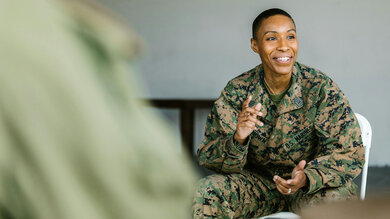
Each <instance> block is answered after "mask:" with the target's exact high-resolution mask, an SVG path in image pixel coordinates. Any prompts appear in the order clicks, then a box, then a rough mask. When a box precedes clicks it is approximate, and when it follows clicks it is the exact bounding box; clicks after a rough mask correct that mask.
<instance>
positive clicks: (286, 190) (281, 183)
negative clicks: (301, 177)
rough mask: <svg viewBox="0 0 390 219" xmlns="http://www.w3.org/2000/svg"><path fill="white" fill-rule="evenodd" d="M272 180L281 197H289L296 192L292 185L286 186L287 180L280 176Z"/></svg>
mask: <svg viewBox="0 0 390 219" xmlns="http://www.w3.org/2000/svg"><path fill="white" fill-rule="evenodd" d="M273 180H274V181H275V184H276V188H277V189H278V191H279V192H280V193H282V194H283V195H291V194H294V193H295V192H296V191H297V190H298V189H297V188H296V187H295V186H294V185H290V184H288V182H287V180H285V179H283V178H282V177H280V176H274V178H273Z"/></svg>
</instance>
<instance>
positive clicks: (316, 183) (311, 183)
mask: <svg viewBox="0 0 390 219" xmlns="http://www.w3.org/2000/svg"><path fill="white" fill-rule="evenodd" d="M304 172H305V174H306V176H307V180H308V182H307V183H308V185H307V188H308V190H307V191H306V194H312V193H315V192H317V191H318V190H320V189H321V188H322V177H321V175H320V174H319V173H318V170H316V169H305V171H304Z"/></svg>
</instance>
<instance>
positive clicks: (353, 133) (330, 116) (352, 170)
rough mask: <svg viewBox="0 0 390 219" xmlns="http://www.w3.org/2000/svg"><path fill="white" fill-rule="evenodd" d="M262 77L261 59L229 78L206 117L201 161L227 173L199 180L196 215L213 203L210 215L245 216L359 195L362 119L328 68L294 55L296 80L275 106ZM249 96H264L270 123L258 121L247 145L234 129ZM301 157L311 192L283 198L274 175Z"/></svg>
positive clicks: (263, 109) (260, 98) (263, 105)
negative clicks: (357, 179)
mask: <svg viewBox="0 0 390 219" xmlns="http://www.w3.org/2000/svg"><path fill="white" fill-rule="evenodd" d="M263 77H264V71H263V67H262V65H258V66H257V67H255V68H254V69H252V70H250V71H248V72H245V73H243V74H241V75H240V76H238V77H236V78H234V79H233V80H231V81H230V82H229V83H228V84H227V86H226V87H225V89H224V90H223V91H222V93H221V96H220V97H219V98H218V100H216V102H215V104H214V106H213V108H212V110H211V113H210V114H209V116H208V118H207V123H206V132H205V139H204V140H203V142H202V143H201V144H200V146H199V150H198V159H199V163H200V164H201V165H202V166H205V167H207V168H209V169H211V170H214V171H216V172H218V173H223V174H224V175H216V176H210V177H208V178H205V179H203V180H201V182H200V184H199V187H198V191H197V194H196V197H195V199H194V206H193V211H194V215H195V217H200V218H203V217H207V216H208V215H207V214H204V212H203V211H204V209H206V210H207V208H209V209H211V210H210V211H211V212H212V213H210V214H211V215H212V214H215V215H220V214H219V213H221V214H225V215H228V216H227V217H228V218H230V217H231V216H232V215H235V216H234V217H239V216H240V215H241V216H245V215H246V216H245V217H247V215H250V214H253V216H259V215H266V214H270V213H273V212H277V211H280V210H282V209H283V208H287V207H288V208H290V209H291V210H293V211H294V210H295V211H297V210H298V209H299V208H301V207H302V206H304V205H307V204H312V203H316V202H319V201H320V200H321V199H324V200H325V199H352V198H356V195H355V194H356V185H355V184H354V183H353V182H352V180H353V179H354V178H355V177H356V176H357V175H358V174H359V173H360V171H361V169H362V167H363V164H364V156H363V154H364V149H363V145H362V140H361V132H360V128H359V125H358V121H357V119H356V117H355V115H354V113H353V111H352V109H351V106H350V105H349V103H348V100H347V99H346V97H345V96H344V94H343V92H342V91H341V90H340V89H339V87H338V86H337V85H336V84H335V82H333V81H332V80H331V79H330V78H329V77H328V76H326V75H325V74H324V73H322V72H320V71H319V70H316V69H314V68H311V67H309V66H306V65H303V64H300V63H298V62H296V63H295V65H294V68H293V72H292V79H291V80H292V84H291V86H290V88H289V90H288V91H287V93H286V95H285V96H284V97H283V99H282V100H281V102H280V104H279V105H277V106H276V105H275V104H274V103H273V102H272V100H271V98H270V96H269V94H268V93H267V91H266V88H265V85H264V84H263ZM249 95H253V100H252V101H251V103H250V104H249V106H254V105H255V104H257V103H261V110H260V112H261V113H262V114H263V117H261V118H260V117H259V119H260V121H262V122H263V123H264V126H262V127H260V126H258V125H256V127H257V130H255V131H253V132H252V133H251V135H250V136H249V137H248V141H247V144H246V145H240V144H238V142H236V141H235V140H234V139H233V135H234V132H235V129H236V124H237V118H238V114H239V113H240V111H241V107H242V103H243V102H244V101H245V100H246V99H247V98H248V96H249ZM301 160H306V161H307V162H308V163H307V165H306V167H305V173H306V175H307V177H308V185H309V186H308V187H307V189H306V191H305V192H302V191H299V192H297V193H296V194H294V195H293V196H288V198H287V199H286V198H285V197H284V196H283V197H281V196H282V195H281V194H280V193H279V192H278V191H277V190H276V185H275V183H274V182H273V180H272V177H273V176H274V175H278V176H281V177H283V178H285V179H289V178H291V172H292V170H293V168H294V167H295V166H296V165H297V164H298V163H299V161H301ZM233 182H234V183H233ZM232 183H233V184H232ZM225 190H227V191H225ZM225 193H226V194H225ZM245 193H247V194H245ZM337 194H338V195H337ZM226 195H227V196H226ZM206 197H207V198H206ZM286 197H287V196H286ZM283 200H284V201H283ZM286 200H287V202H286V203H287V204H288V205H285V204H284V203H285V201H286ZM316 200H317V201H316ZM216 202H218V203H216ZM246 203H250V205H249V207H247V205H246ZM261 203H263V204H261ZM270 203H274V204H270ZM275 203H276V204H275ZM238 206H239V207H238ZM275 206H276V207H275ZM294 206H295V207H294ZM228 209H229V210H228ZM207 211H208V210H207ZM210 211H209V212H210ZM218 212H219V213H218ZM222 212H224V213H222ZM231 212H232V213H231ZM202 214H204V215H202ZM215 215H214V216H215ZM209 216H210V215H209Z"/></svg>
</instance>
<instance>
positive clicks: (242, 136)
mask: <svg viewBox="0 0 390 219" xmlns="http://www.w3.org/2000/svg"><path fill="white" fill-rule="evenodd" d="M251 100H252V95H251V96H249V97H248V99H246V100H245V102H244V103H243V104H242V111H241V113H240V114H239V115H238V122H237V126H236V132H235V133H234V139H235V140H236V141H238V143H240V144H241V145H243V144H244V142H245V141H246V139H247V138H248V136H249V135H250V134H251V133H252V132H253V130H255V129H256V124H257V125H259V126H263V125H264V124H263V123H262V122H261V121H260V120H258V119H257V116H262V115H263V114H262V113H261V112H260V109H261V104H260V103H258V104H256V106H254V107H249V103H250V102H251Z"/></svg>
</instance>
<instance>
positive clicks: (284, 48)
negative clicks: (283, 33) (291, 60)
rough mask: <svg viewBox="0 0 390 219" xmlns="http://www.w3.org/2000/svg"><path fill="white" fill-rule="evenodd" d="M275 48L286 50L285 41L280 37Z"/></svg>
mask: <svg viewBox="0 0 390 219" xmlns="http://www.w3.org/2000/svg"><path fill="white" fill-rule="evenodd" d="M277 49H278V50H280V51H283V52H284V51H287V50H288V46H287V42H286V40H285V39H283V38H282V39H281V40H279V45H278V48H277Z"/></svg>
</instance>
